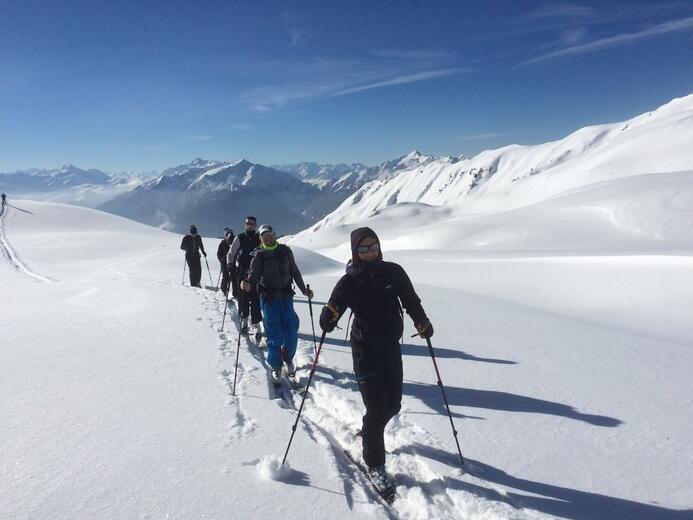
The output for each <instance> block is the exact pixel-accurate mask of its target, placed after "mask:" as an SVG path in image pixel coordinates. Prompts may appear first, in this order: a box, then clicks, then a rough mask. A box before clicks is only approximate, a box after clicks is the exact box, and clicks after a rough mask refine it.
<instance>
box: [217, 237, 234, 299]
mask: <svg viewBox="0 0 693 520" xmlns="http://www.w3.org/2000/svg"><path fill="white" fill-rule="evenodd" d="M234 238H235V237H234V236H233V230H232V229H231V228H224V238H223V240H222V241H221V242H219V247H217V259H218V260H219V263H220V264H221V292H223V293H224V294H225V295H226V296H228V294H229V284H230V283H231V278H232V276H231V275H232V274H233V271H232V270H230V269H229V267H228V265H227V261H226V255H227V254H228V252H229V249H231V244H232V243H233V239H234Z"/></svg>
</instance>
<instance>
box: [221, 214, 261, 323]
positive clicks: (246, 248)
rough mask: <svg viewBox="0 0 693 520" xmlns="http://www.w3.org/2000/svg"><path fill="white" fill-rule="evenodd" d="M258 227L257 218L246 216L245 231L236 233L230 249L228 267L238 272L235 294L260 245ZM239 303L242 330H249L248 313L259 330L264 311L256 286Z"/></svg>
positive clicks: (227, 257) (234, 282)
mask: <svg viewBox="0 0 693 520" xmlns="http://www.w3.org/2000/svg"><path fill="white" fill-rule="evenodd" d="M256 227H257V219H256V218H255V217H252V216H248V217H246V218H245V232H243V233H240V234H238V235H236V238H235V239H234V241H233V244H231V249H229V252H228V254H227V255H226V259H227V265H228V268H229V269H235V274H236V277H235V280H234V281H233V284H234V287H233V289H234V290H233V295H234V296H237V295H238V294H239V293H238V290H239V289H240V282H241V280H243V279H244V278H245V275H246V273H247V272H248V269H250V261H251V260H252V259H253V257H252V253H253V251H255V249H256V248H257V247H260V235H258V234H257V231H256V230H255V228H256ZM239 304H240V305H239V312H240V314H241V332H243V333H247V332H248V314H250V322H251V323H252V325H253V327H254V329H255V332H259V331H260V329H261V326H260V323H261V322H262V312H261V311H260V299H259V296H258V294H257V292H256V291H255V288H254V287H253V288H251V290H250V292H247V293H245V294H244V295H243V298H240V301H239Z"/></svg>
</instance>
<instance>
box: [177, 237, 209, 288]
mask: <svg viewBox="0 0 693 520" xmlns="http://www.w3.org/2000/svg"><path fill="white" fill-rule="evenodd" d="M180 248H181V249H182V250H183V251H185V261H186V262H187V263H188V268H189V270H190V286H191V287H202V286H201V285H200V280H201V279H202V265H201V264H200V252H202V254H203V255H204V256H205V258H207V253H205V247H204V246H203V245H202V237H201V236H200V235H198V234H197V228H196V227H195V225H194V224H193V225H191V226H190V234H188V235H185V236H184V237H183V240H182V241H181V243H180Z"/></svg>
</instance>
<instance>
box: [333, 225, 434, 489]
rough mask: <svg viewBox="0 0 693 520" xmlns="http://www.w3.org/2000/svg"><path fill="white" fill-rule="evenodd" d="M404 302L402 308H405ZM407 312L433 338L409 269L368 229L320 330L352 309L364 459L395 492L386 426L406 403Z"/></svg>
mask: <svg viewBox="0 0 693 520" xmlns="http://www.w3.org/2000/svg"><path fill="white" fill-rule="evenodd" d="M400 302H401V306H400ZM402 307H404V309H406V311H407V314H409V316H410V317H411V318H412V320H413V321H414V324H415V325H416V329H417V331H418V332H419V334H420V335H421V336H422V337H424V338H430V337H431V336H433V326H432V325H431V322H430V321H429V320H428V318H427V317H426V313H425V312H424V309H423V307H422V306H421V300H420V299H419V297H418V296H417V294H416V292H415V291H414V287H413V286H412V283H411V281H410V280H409V277H408V276H407V274H406V273H405V272H404V269H402V267H401V266H400V265H398V264H395V263H393V262H385V261H383V255H382V252H381V251H380V240H379V239H378V236H377V235H376V234H375V232H374V231H373V230H372V229H370V228H367V227H363V228H358V229H355V230H354V231H352V233H351V262H350V263H349V264H348V265H347V274H345V275H344V276H342V278H341V279H340V280H339V281H338V282H337V285H336V286H335V287H334V289H333V290H332V295H331V296H330V300H329V302H328V303H327V305H326V306H325V307H323V309H322V312H321V314H320V327H321V328H322V329H323V330H324V331H326V332H332V331H333V330H334V329H335V327H336V326H337V321H338V320H339V318H340V317H341V316H342V315H343V314H344V313H345V311H346V309H347V308H351V310H352V311H353V313H354V322H353V325H352V327H351V355H352V361H353V364H354V373H355V375H356V380H357V382H358V385H359V390H360V392H361V397H362V399H363V404H364V405H365V406H366V414H365V415H364V416H363V427H362V430H361V435H362V443H363V460H364V462H365V463H366V465H367V466H368V473H369V476H370V478H371V481H372V482H373V484H374V485H375V486H376V488H378V490H379V491H381V492H382V491H384V490H385V491H388V490H389V492H392V493H394V486H393V484H392V482H391V480H390V479H389V477H388V475H387V473H386V471H385V441H384V439H383V433H384V431H385V426H386V425H387V423H388V422H389V421H390V419H392V418H393V417H394V416H395V415H397V413H398V412H399V410H400V407H401V404H402V377H403V376H402V352H401V349H400V344H399V339H400V338H401V337H402V333H403V330H404V324H403V322H402V314H401V313H402Z"/></svg>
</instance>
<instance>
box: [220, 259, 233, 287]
mask: <svg viewBox="0 0 693 520" xmlns="http://www.w3.org/2000/svg"><path fill="white" fill-rule="evenodd" d="M230 284H231V273H230V272H229V268H228V266H227V265H226V260H224V261H223V262H221V292H223V293H224V294H228V293H229V285H230Z"/></svg>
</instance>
